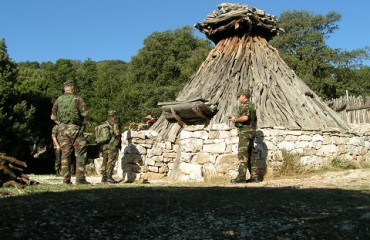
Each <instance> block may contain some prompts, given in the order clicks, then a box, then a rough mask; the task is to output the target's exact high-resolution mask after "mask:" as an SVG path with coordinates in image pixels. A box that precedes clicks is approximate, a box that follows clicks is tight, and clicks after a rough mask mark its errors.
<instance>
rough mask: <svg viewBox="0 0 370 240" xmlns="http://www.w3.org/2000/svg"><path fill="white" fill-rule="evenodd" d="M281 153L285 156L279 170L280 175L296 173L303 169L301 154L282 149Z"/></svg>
mask: <svg viewBox="0 0 370 240" xmlns="http://www.w3.org/2000/svg"><path fill="white" fill-rule="evenodd" d="M281 154H282V157H283V158H282V164H281V168H280V169H279V171H278V173H279V174H280V175H294V174H297V173H301V172H302V171H303V168H302V165H301V161H300V160H301V156H300V155H299V154H293V153H289V152H288V151H286V150H282V151H281Z"/></svg>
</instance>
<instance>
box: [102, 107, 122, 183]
mask: <svg viewBox="0 0 370 240" xmlns="http://www.w3.org/2000/svg"><path fill="white" fill-rule="evenodd" d="M107 123H108V125H109V129H110V136H111V140H110V141H109V142H108V143H106V144H104V145H103V146H102V148H101V150H102V155H103V162H102V165H101V169H100V173H101V175H102V179H101V182H102V183H105V182H108V183H117V181H116V180H114V179H113V177H112V174H113V169H114V166H115V164H116V162H117V159H118V153H119V149H120V145H121V144H120V143H121V131H120V129H119V126H118V115H117V112H116V111H109V112H108V120H107Z"/></svg>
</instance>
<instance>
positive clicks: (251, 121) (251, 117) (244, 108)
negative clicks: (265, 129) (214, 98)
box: [235, 102, 257, 130]
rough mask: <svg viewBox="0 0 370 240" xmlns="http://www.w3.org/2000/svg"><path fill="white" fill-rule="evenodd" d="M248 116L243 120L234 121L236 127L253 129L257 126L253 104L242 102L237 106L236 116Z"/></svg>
mask: <svg viewBox="0 0 370 240" xmlns="http://www.w3.org/2000/svg"><path fill="white" fill-rule="evenodd" d="M242 116H248V120H247V121H245V122H238V123H235V126H236V127H237V128H243V129H250V130H255V129H256V127H257V115H256V109H255V107H254V104H253V103H251V102H247V103H242V104H240V106H239V111H238V117H242Z"/></svg>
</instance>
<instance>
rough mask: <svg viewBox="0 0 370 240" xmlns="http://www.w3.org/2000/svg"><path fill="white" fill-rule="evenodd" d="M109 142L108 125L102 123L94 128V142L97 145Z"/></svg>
mask: <svg viewBox="0 0 370 240" xmlns="http://www.w3.org/2000/svg"><path fill="white" fill-rule="evenodd" d="M110 140H111V133H110V125H109V123H108V122H104V123H102V124H100V125H99V126H97V127H95V142H96V143H97V144H106V143H108V142H110Z"/></svg>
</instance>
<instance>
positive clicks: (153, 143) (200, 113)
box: [121, 3, 370, 181]
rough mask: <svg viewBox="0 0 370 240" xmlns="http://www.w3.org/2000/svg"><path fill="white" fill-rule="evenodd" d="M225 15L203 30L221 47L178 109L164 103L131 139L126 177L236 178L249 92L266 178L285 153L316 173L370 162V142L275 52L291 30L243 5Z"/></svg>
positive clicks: (126, 139)
mask: <svg viewBox="0 0 370 240" xmlns="http://www.w3.org/2000/svg"><path fill="white" fill-rule="evenodd" d="M218 8H219V11H215V12H213V13H211V14H209V15H208V17H207V18H206V19H205V20H204V21H203V22H202V23H196V24H195V27H196V28H197V29H199V30H200V31H201V32H203V33H205V35H206V36H207V37H208V38H209V39H210V40H212V41H213V42H214V43H215V47H214V49H213V50H212V51H211V52H210V53H209V55H208V57H207V59H206V60H205V61H204V62H203V63H202V65H201V66H200V68H199V69H198V71H197V72H196V73H195V74H194V75H193V76H192V77H191V78H190V79H189V80H188V82H187V83H186V85H185V87H184V88H183V90H182V91H181V92H180V93H179V94H178V96H177V98H176V99H175V100H174V101H173V102H160V103H158V105H159V106H160V107H161V108H162V114H161V116H160V117H159V119H158V120H157V122H156V123H155V124H154V125H153V126H152V127H151V128H150V129H149V131H146V132H135V131H127V132H126V133H125V134H124V136H123V145H122V149H124V150H122V153H121V154H122V155H123V157H122V159H123V160H122V166H123V167H122V172H123V173H122V175H123V176H124V175H126V176H132V180H133V179H134V178H136V179H140V178H142V179H145V178H147V177H148V176H149V175H155V177H158V176H160V177H165V176H170V179H172V180H174V181H189V180H191V181H193V180H195V181H203V180H205V179H207V178H208V177H214V176H219V175H222V176H227V177H230V178H233V177H236V174H237V166H238V160H237V152H238V149H237V147H238V141H239V138H238V133H237V129H236V128H235V126H234V125H233V123H231V122H230V121H229V120H228V119H229V116H232V115H235V114H236V109H237V107H238V104H239V103H238V101H237V98H236V95H237V93H238V92H239V91H241V90H247V89H248V90H250V91H251V92H252V102H254V103H255V105H256V110H257V117H258V122H257V127H258V131H257V132H258V134H257V136H256V141H255V148H254V153H253V154H254V159H255V161H256V164H257V166H258V168H259V169H261V176H262V178H263V177H265V176H266V174H267V175H268V174H269V172H273V171H274V169H279V167H280V166H281V165H282V162H283V156H282V155H283V151H287V152H289V153H292V154H297V156H298V157H299V159H300V163H301V164H302V165H305V166H309V167H313V168H320V167H322V166H325V165H327V164H330V161H331V160H332V159H333V158H337V159H344V160H348V161H353V160H355V161H358V162H361V161H366V160H367V159H370V153H369V151H368V146H369V144H370V142H369V138H368V135H365V134H363V135H359V134H352V133H351V132H350V131H351V130H350V126H349V125H348V123H347V122H346V121H345V120H343V119H342V118H340V116H339V115H337V113H336V112H334V111H333V110H332V109H331V108H329V107H328V106H327V105H326V104H325V103H324V102H323V101H322V100H321V99H320V98H319V97H318V96H317V95H316V94H315V93H314V92H313V91H312V90H311V89H310V88H309V87H308V86H307V85H306V84H305V83H304V82H303V80H302V79H300V78H299V77H298V76H297V75H296V74H295V73H294V71H292V70H291V69H290V68H289V67H288V66H287V64H286V63H285V62H284V61H283V60H282V58H281V57H280V56H279V52H278V51H277V50H276V49H275V48H273V47H272V46H270V45H269V43H268V41H269V40H270V39H272V38H273V37H274V36H276V35H277V34H279V33H280V32H282V31H283V30H282V29H280V28H278V27H277V19H276V18H275V17H274V16H272V15H269V14H267V13H265V12H264V11H262V10H259V9H256V8H253V7H249V6H246V5H240V4H226V3H223V4H220V5H219V6H218ZM139 160H140V161H139ZM138 164H143V167H141V168H140V167H138V166H137V165H138ZM138 169H141V170H140V171H139V170H138ZM270 170H271V171H270ZM149 178H151V177H150V176H149ZM262 178H261V179H262Z"/></svg>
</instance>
